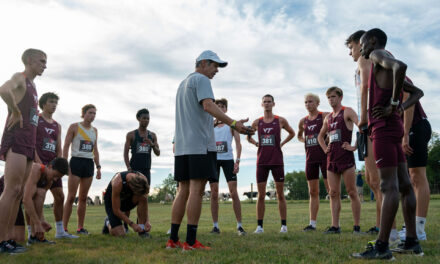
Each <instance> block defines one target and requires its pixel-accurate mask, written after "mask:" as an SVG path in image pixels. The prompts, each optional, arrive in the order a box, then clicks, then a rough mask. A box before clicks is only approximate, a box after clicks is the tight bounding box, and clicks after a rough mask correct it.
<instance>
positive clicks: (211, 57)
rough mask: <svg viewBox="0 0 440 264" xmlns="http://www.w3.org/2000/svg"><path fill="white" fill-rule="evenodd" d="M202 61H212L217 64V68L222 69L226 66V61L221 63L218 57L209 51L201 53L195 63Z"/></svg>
mask: <svg viewBox="0 0 440 264" xmlns="http://www.w3.org/2000/svg"><path fill="white" fill-rule="evenodd" d="M202 60H212V61H215V62H217V63H218V66H219V67H221V68H223V67H226V65H228V62H227V61H222V60H221V59H220V58H219V57H218V55H217V54H216V53H215V52H213V51H211V50H205V51H204V52H202V53H201V54H200V55H199V56H198V57H197V59H196V62H199V61H202Z"/></svg>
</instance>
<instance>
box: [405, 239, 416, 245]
mask: <svg viewBox="0 0 440 264" xmlns="http://www.w3.org/2000/svg"><path fill="white" fill-rule="evenodd" d="M416 241H417V239H416V238H413V237H406V238H405V247H412V246H414V245H415V244H416Z"/></svg>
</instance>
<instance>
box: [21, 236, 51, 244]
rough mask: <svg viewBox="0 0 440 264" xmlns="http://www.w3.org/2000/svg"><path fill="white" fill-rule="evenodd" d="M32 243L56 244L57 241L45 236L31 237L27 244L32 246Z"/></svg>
mask: <svg viewBox="0 0 440 264" xmlns="http://www.w3.org/2000/svg"><path fill="white" fill-rule="evenodd" d="M32 244H48V245H54V244H56V243H55V241H50V240H47V239H45V238H43V239H38V238H37V237H30V238H29V239H28V241H27V245H28V246H30V245H32Z"/></svg>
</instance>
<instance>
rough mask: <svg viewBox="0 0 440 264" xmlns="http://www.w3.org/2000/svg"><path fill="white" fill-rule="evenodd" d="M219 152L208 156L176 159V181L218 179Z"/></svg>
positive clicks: (200, 155) (189, 156)
mask: <svg viewBox="0 0 440 264" xmlns="http://www.w3.org/2000/svg"><path fill="white" fill-rule="evenodd" d="M216 169H217V152H213V151H208V153H207V154H198V155H182V156H175V157H174V180H176V181H178V182H180V181H189V180H190V179H206V180H208V181H211V180H215V179H216V178H217V171H216Z"/></svg>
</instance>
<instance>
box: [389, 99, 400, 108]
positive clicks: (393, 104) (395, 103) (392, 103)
mask: <svg viewBox="0 0 440 264" xmlns="http://www.w3.org/2000/svg"><path fill="white" fill-rule="evenodd" d="M399 103H400V101H399V100H397V101H394V100H393V98H391V105H392V106H398V105H399Z"/></svg>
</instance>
